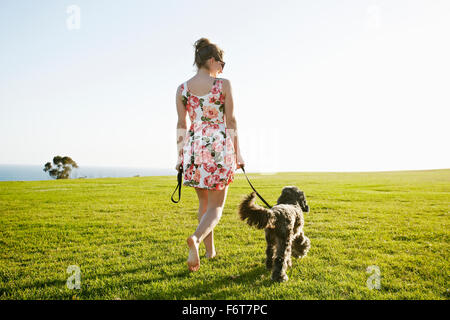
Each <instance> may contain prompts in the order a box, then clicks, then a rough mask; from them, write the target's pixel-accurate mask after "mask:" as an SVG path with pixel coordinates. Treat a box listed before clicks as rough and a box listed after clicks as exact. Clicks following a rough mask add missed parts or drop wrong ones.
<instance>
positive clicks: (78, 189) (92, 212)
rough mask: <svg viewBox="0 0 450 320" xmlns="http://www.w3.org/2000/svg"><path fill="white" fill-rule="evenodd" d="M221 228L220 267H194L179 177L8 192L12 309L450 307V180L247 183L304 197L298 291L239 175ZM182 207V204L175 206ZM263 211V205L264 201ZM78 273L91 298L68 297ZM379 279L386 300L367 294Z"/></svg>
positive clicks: (404, 177)
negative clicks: (293, 189)
mask: <svg viewBox="0 0 450 320" xmlns="http://www.w3.org/2000/svg"><path fill="white" fill-rule="evenodd" d="M239 172H240V173H239V174H237V175H236V178H235V181H234V182H233V183H232V184H231V186H230V189H229V191H228V197H227V201H226V204H225V209H224V212H223V215H222V219H221V221H220V222H219V224H218V226H217V227H216V229H215V231H214V232H215V244H216V249H217V254H218V255H217V257H216V258H215V259H213V260H210V261H209V260H208V261H207V260H206V259H205V258H204V254H205V249H204V246H203V244H202V245H201V250H200V255H201V257H202V260H201V268H200V271H199V272H196V273H190V272H188V270H187V266H186V259H187V255H188V249H187V246H186V242H185V239H186V238H187V237H188V236H189V235H190V234H191V233H192V232H193V231H194V230H195V228H196V226H197V210H198V207H197V206H198V200H197V196H196V193H195V191H194V189H193V188H191V187H183V188H182V197H181V202H180V203H178V204H175V203H172V202H171V201H170V196H171V195H172V192H173V190H174V188H175V186H176V177H175V176H166V177H164V176H163V177H133V178H102V179H73V180H54V181H29V182H28V181H27V182H22V181H16V182H0V266H1V267H0V298H1V299H448V298H449V297H450V294H449V291H450V286H449V284H448V279H449V243H450V241H449V240H450V239H449V235H450V232H449V208H450V197H449V192H450V170H426V171H396V172H369V173H368V172H361V173H325V172H324V173H315V172H314V173H303V172H300V173H298V172H292V173H280V174H276V175H264V174H248V176H249V179H250V180H251V182H252V184H253V185H254V186H255V188H256V189H257V190H258V192H259V193H260V194H261V195H262V196H263V197H264V198H265V199H266V200H267V201H268V202H269V203H270V204H272V205H274V204H275V203H276V199H277V198H278V196H279V193H280V191H281V188H282V187H283V186H286V185H296V186H298V187H299V188H300V189H302V190H303V191H304V192H305V194H306V197H307V200H308V203H309V206H310V213H309V214H306V215H305V220H306V226H305V234H306V235H307V236H308V237H309V238H310V239H311V250H310V251H309V253H308V256H307V257H305V258H304V259H301V260H296V259H293V264H292V268H291V269H289V270H288V276H289V278H290V279H289V281H288V282H286V283H273V282H272V281H271V280H270V272H269V271H266V270H265V266H264V259H265V239H264V232H263V231H262V230H256V229H253V228H250V227H249V226H247V225H246V224H245V223H243V222H242V221H240V220H239V218H238V214H237V208H238V205H239V202H240V200H241V198H242V197H243V196H244V195H245V194H248V193H250V192H251V191H252V189H251V187H250V185H249V184H248V182H247V180H246V178H245V176H244V175H243V174H242V173H241V172H242V171H240V170H239ZM176 197H177V195H176ZM258 203H259V204H261V205H263V204H262V202H261V201H259V200H258ZM70 265H76V266H79V268H80V270H81V289H79V290H76V289H72V290H71V289H68V288H67V287H66V281H67V279H68V277H69V276H70V274H69V273H67V268H68V266H70ZM369 266H377V267H378V268H379V270H380V284H381V288H380V289H369V288H368V286H367V284H366V282H367V280H368V278H369V277H371V276H372V275H371V274H370V273H368V272H367V271H366V270H367V268H368V267H369Z"/></svg>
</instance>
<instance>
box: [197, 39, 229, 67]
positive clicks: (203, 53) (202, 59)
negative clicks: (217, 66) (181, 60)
mask: <svg viewBox="0 0 450 320" xmlns="http://www.w3.org/2000/svg"><path fill="white" fill-rule="evenodd" d="M194 47H195V59H194V64H196V65H197V68H198V69H200V68H201V67H203V66H206V61H208V59H210V58H211V57H214V58H215V59H216V60H218V61H223V60H222V59H223V53H224V51H223V50H222V49H220V48H219V47H218V46H217V45H216V44H215V43H211V42H210V41H209V39H207V38H200V39H198V40H197V41H195V44H194Z"/></svg>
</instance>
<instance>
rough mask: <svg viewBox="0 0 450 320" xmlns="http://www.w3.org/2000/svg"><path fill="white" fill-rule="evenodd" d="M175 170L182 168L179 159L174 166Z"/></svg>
mask: <svg viewBox="0 0 450 320" xmlns="http://www.w3.org/2000/svg"><path fill="white" fill-rule="evenodd" d="M175 170H177V171H180V170H183V167H182V166H181V161H180V162H177V165H176V166H175Z"/></svg>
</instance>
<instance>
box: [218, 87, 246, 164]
mask: <svg viewBox="0 0 450 320" xmlns="http://www.w3.org/2000/svg"><path fill="white" fill-rule="evenodd" d="M223 90H224V92H225V119H226V125H227V129H228V130H227V131H228V132H229V133H230V136H231V138H232V141H233V144H234V150H235V152H236V157H237V159H238V161H239V162H240V163H243V160H242V155H241V150H240V148H239V138H238V134H237V122H236V118H235V116H234V104H233V93H232V89H231V83H230V80H228V79H224V81H223Z"/></svg>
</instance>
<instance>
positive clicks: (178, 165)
mask: <svg viewBox="0 0 450 320" xmlns="http://www.w3.org/2000/svg"><path fill="white" fill-rule="evenodd" d="M182 163H183V150H180V153H179V154H178V160H177V165H176V166H175V170H177V171H180V170H183V166H182Z"/></svg>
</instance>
